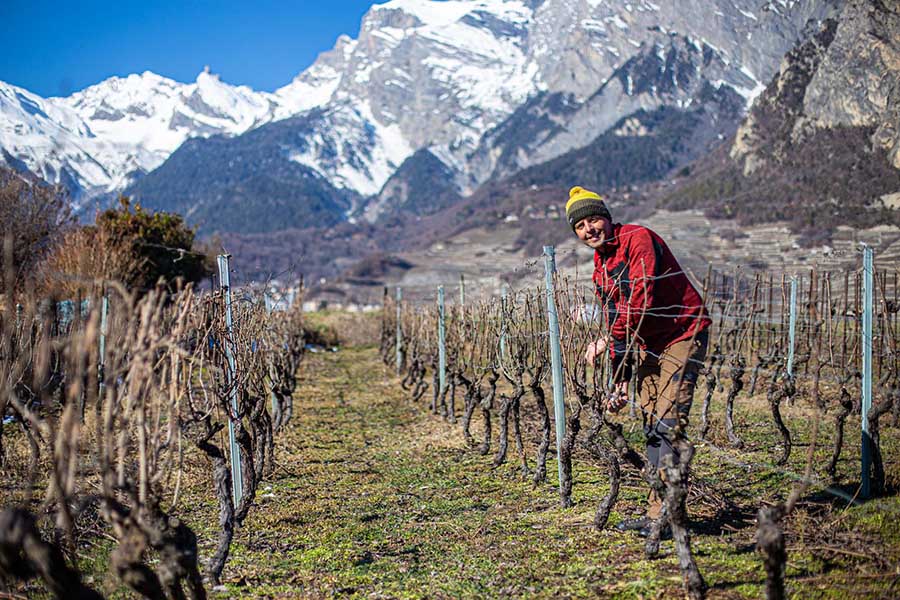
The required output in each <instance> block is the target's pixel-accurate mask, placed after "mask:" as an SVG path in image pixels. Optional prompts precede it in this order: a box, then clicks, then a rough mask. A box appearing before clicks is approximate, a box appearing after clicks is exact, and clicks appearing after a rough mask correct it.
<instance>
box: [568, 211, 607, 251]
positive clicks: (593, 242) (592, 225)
mask: <svg viewBox="0 0 900 600" xmlns="http://www.w3.org/2000/svg"><path fill="white" fill-rule="evenodd" d="M575 235H577V236H578V239H579V240H581V241H582V242H584V245H585V246H587V247H588V248H591V249H593V250H600V249H601V248H602V247H603V244H605V243H606V242H607V241H609V240H610V239H612V223H610V222H609V219H604V218H603V217H600V216H597V215H591V216H590V217H585V218H583V219H582V220H580V221H578V222H577V223H576V224H575Z"/></svg>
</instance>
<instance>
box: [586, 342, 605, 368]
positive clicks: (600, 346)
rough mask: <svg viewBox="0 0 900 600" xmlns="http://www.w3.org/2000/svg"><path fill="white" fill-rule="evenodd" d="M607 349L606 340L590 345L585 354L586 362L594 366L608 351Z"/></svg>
mask: <svg viewBox="0 0 900 600" xmlns="http://www.w3.org/2000/svg"><path fill="white" fill-rule="evenodd" d="M606 348H607V342H606V338H600V339H598V340H597V341H596V342H591V343H590V344H588V347H587V351H585V353H584V360H586V361H587V363H588V364H589V365H593V364H594V363H595V362H597V357H598V356H600V355H601V354H603V353H604V352H605V351H606Z"/></svg>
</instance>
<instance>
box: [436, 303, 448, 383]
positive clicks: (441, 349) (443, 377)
mask: <svg viewBox="0 0 900 600" xmlns="http://www.w3.org/2000/svg"><path fill="white" fill-rule="evenodd" d="M446 337H447V335H446V328H445V325H444V286H440V287H439V288H438V375H439V376H440V382H441V383H440V385H441V389H440V393H441V394H443V393H444V389H446V387H447V347H446Z"/></svg>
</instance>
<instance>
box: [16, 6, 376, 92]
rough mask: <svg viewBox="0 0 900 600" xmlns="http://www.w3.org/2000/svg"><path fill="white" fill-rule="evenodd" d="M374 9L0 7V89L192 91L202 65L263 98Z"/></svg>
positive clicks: (355, 30)
mask: <svg viewBox="0 0 900 600" xmlns="http://www.w3.org/2000/svg"><path fill="white" fill-rule="evenodd" d="M383 1H384V0H378V1H373V0H283V1H277V0H249V1H248V0H244V1H230V0H229V1H220V2H211V1H203V2H197V1H192V0H182V1H176V0H149V1H148V0H144V1H143V2H134V1H132V0H120V1H118V2H99V1H97V0H68V1H66V0H61V1H58V2H47V1H44V0H0V39H2V40H3V46H4V50H3V53H4V57H3V60H2V61H0V80H2V81H6V82H8V83H12V84H13V85H18V86H20V87H24V88H26V89H28V90H30V91H32V92H35V93H37V94H40V95H41V96H45V97H46V96H58V95H68V94H70V93H72V92H74V91H76V90H80V89H82V88H85V87H87V86H89V85H91V84H94V83H97V82H99V81H102V80H103V79H106V78H107V77H110V76H112V75H127V74H129V73H141V72H143V71H147V70H149V71H153V72H155V73H158V74H160V75H164V76H166V77H170V78H172V79H175V80H178V81H184V82H190V81H193V80H194V79H195V78H196V76H197V73H199V72H200V71H201V70H202V69H203V67H204V66H205V65H209V66H210V68H211V69H212V71H213V72H214V73H218V74H219V75H221V77H222V80H223V81H227V82H228V83H231V84H245V85H249V86H251V87H253V88H254V89H257V90H266V91H272V90H274V89H275V88H277V87H280V86H282V85H284V84H286V83H288V82H289V81H290V80H291V79H292V78H293V77H294V76H295V75H296V74H297V73H299V72H300V71H302V70H303V69H305V68H306V67H308V66H309V65H310V64H311V63H312V62H313V61H314V60H315V58H316V56H317V55H318V53H319V52H322V51H325V50H328V49H330V48H331V47H332V45H334V41H335V40H336V39H337V36H338V35H340V34H341V33H346V34H348V35H350V36H352V37H356V36H357V34H358V33H359V22H360V19H361V18H362V16H363V14H365V12H366V10H368V8H369V6H371V5H372V4H375V3H379V2H383Z"/></svg>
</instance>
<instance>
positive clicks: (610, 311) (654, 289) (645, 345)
mask: <svg viewBox="0 0 900 600" xmlns="http://www.w3.org/2000/svg"><path fill="white" fill-rule="evenodd" d="M593 280H594V284H595V285H596V286H597V287H596V291H597V296H598V297H599V298H600V300H601V302H602V303H603V305H604V306H605V307H606V309H607V316H608V318H609V330H610V334H611V336H612V341H613V343H611V344H610V356H611V357H612V359H613V366H614V369H618V365H619V363H621V361H622V359H623V358H624V356H625V352H626V350H627V347H628V340H629V339H631V336H637V337H636V339H635V341H634V345H635V346H637V347H640V348H642V349H645V350H649V351H651V352H654V353H659V352H661V351H662V350H663V349H665V348H666V347H668V346H670V345H672V344H674V343H675V342H679V341H681V340H684V339H690V338H691V337H692V336H693V335H694V332H695V331H696V332H698V333H699V332H700V331H703V330H704V329H706V328H707V327H709V325H710V323H711V321H710V319H709V317H708V316H707V312H706V309H705V307H704V306H703V299H702V298H701V297H700V294H699V293H698V292H697V290H696V289H695V288H694V286H693V285H691V282H690V280H688V278H687V275H685V273H684V271H683V270H682V269H681V266H680V265H679V264H678V261H677V260H675V257H674V256H673V255H672V252H671V250H669V247H668V246H666V243H665V242H664V241H663V239H662V238H661V237H659V236H658V235H657V234H656V233H654V232H653V231H651V230H649V229H647V228H646V227H642V226H640V225H622V224H621V223H616V224H615V225H614V226H613V238H612V239H611V240H610V241H608V242H606V244H605V245H604V247H603V252H602V253H601V252H600V251H596V252H594V277H593ZM623 374H624V371H623V372H622V373H620V377H619V378H620V379H621V378H623Z"/></svg>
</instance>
